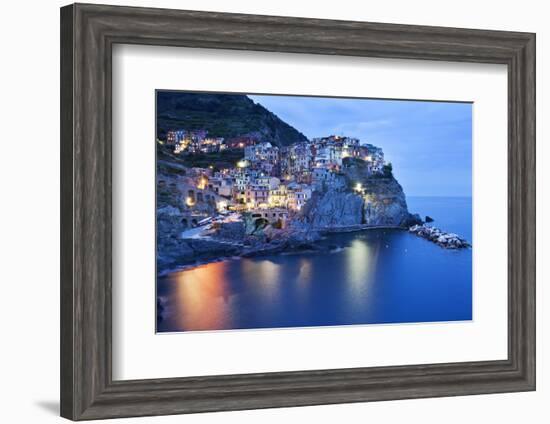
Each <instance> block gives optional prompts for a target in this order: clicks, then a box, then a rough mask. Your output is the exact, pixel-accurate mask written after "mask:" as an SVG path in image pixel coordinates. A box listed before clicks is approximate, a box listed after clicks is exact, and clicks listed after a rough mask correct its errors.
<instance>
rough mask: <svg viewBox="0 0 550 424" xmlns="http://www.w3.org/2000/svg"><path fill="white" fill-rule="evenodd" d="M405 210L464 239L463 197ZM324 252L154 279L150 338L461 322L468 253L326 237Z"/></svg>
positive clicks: (421, 201)
mask: <svg viewBox="0 0 550 424" xmlns="http://www.w3.org/2000/svg"><path fill="white" fill-rule="evenodd" d="M407 201H408V205H409V210H410V211H412V212H418V213H420V214H421V215H422V216H423V217H424V215H429V216H431V217H432V218H434V219H435V222H434V223H433V225H435V226H437V227H439V228H441V229H443V230H445V231H451V232H456V233H458V234H459V235H460V236H462V237H465V238H467V239H468V240H470V241H471V240H472V224H471V222H472V211H471V210H472V207H471V199H470V198H429V197H426V198H420V197H416V198H415V197H411V198H408V199H407ZM320 243H324V244H327V245H329V246H338V248H337V249H334V250H333V251H332V252H331V253H303V252H302V253H296V254H283V255H273V256H265V257H261V258H250V259H246V258H242V259H232V260H226V261H223V262H217V263H212V264H207V265H203V266H198V267H196V268H193V269H187V270H184V271H178V272H174V273H171V274H169V275H167V276H165V277H162V278H159V279H158V281H157V295H158V297H159V298H160V299H161V300H162V303H163V305H164V307H163V310H162V313H161V316H160V317H159V319H158V321H157V330H158V331H159V332H165V331H189V330H222V329H249V328H276V327H307V326H323V325H346V324H376V323H405V322H427V321H454V320H470V319H471V318H472V251H471V250H470V249H464V250H460V251H453V250H445V249H442V248H441V247H439V246H437V245H435V244H434V243H431V242H428V241H426V240H424V239H421V238H419V237H417V236H414V235H411V234H409V233H408V232H406V231H400V230H367V231H362V232H357V233H347V234H335V235H331V236H329V237H327V239H326V240H323V241H321V242H320Z"/></svg>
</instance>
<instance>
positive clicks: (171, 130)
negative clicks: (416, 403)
mask: <svg viewBox="0 0 550 424" xmlns="http://www.w3.org/2000/svg"><path fill="white" fill-rule="evenodd" d="M61 224H62V225H61V414H62V416H64V417H66V418H69V419H73V420H86V419H99V418H115V417H132V416H145V415H166V414H180V413H194V412H206V411H227V410H238V409H253V408H271V407H284V406H301V405H318V404H329V403H344V402H365V401H377V400H393V399H406V398H420V397H438V396H456V395H466V394H484V393H500V392H516V391H528V390H534V389H535V35H534V34H531V33H518V32H504V31H486V30H471V29H456V28H440V27H421V26H406V25H395V24H391V25H390V24H380V23H366V22H347V21H330V20H318V19H303V18H288V17H269V16H253V15H239V14H224V13H206V12H196V11H180V10H166V9H148V8H129V7H115V6H103V5H87V4H75V5H70V6H66V7H63V8H62V9H61Z"/></svg>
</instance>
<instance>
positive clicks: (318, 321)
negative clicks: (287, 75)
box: [155, 90, 473, 333]
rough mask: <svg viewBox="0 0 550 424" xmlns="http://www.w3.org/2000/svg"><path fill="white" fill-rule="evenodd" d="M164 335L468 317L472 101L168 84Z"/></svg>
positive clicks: (161, 96) (159, 139)
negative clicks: (172, 86)
mask: <svg viewBox="0 0 550 424" xmlns="http://www.w3.org/2000/svg"><path fill="white" fill-rule="evenodd" d="M155 119H156V140H155V145H156V211H155V213H156V237H157V240H156V242H157V245H156V265H157V276H156V278H157V281H156V309H157V323H156V329H157V332H158V333H170V332H187V331H218V330H243V329H269V328H301V327H319V326H341V325H361V324H362V325H365V324H390V323H392V324H400V323H421V322H437V321H439V322H443V321H467V320H471V319H472V245H473V241H472V104H471V103H467V102H449V101H417V100H386V99H368V98H338V97H315V96H297V95H264V94H252V93H243V94H241V93H215V92H188V91H170V90H157V92H156V117H155Z"/></svg>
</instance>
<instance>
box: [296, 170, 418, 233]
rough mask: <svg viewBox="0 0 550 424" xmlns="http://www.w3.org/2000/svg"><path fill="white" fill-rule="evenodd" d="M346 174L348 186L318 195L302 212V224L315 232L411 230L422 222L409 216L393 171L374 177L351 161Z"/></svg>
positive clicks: (403, 195)
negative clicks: (366, 228) (365, 227)
mask: <svg viewBox="0 0 550 424" xmlns="http://www.w3.org/2000/svg"><path fill="white" fill-rule="evenodd" d="M342 173H343V175H344V178H345V179H346V182H347V187H346V188H345V189H343V190H334V189H332V190H330V189H329V190H326V191H318V192H315V193H314V195H313V196H312V198H311V200H310V201H309V202H308V203H307V204H306V206H305V207H304V209H303V210H302V211H301V213H300V217H299V219H300V220H301V221H302V222H304V223H308V224H310V225H311V226H312V227H313V228H314V229H337V228H338V227H352V226H357V225H369V226H390V227H409V226H410V225H413V224H416V223H419V222H420V221H421V220H420V217H419V216H417V215H411V214H410V213H409V211H408V209H407V202H406V200H405V193H404V192H403V189H402V187H401V185H400V184H399V183H398V182H397V180H396V179H395V178H394V177H393V175H392V173H391V171H390V170H387V171H386V172H385V173H384V174H381V175H371V174H369V173H368V172H367V170H366V167H365V166H364V165H363V163H362V161H357V162H351V161H347V163H346V164H345V166H344V167H343V170H342ZM357 187H360V189H361V193H358V192H357V191H356V190H355V189H356V188H357Z"/></svg>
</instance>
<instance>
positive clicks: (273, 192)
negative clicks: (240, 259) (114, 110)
mask: <svg viewBox="0 0 550 424" xmlns="http://www.w3.org/2000/svg"><path fill="white" fill-rule="evenodd" d="M372 228H378V229H395V230H399V229H401V230H403V229H410V232H411V233H412V234H415V235H417V236H419V237H422V238H425V239H427V240H429V241H431V242H433V243H436V244H438V245H439V246H441V247H443V248H448V249H458V248H463V247H468V246H469V244H468V243H467V242H466V241H465V240H463V239H461V238H460V237H458V236H457V235H456V234H449V233H445V232H443V231H440V230H437V229H435V228H434V227H431V226H426V224H425V222H424V220H423V219H422V218H421V217H420V216H419V215H418V214H411V213H409V211H408V208H407V202H406V198H405V193H404V192H403V189H402V187H401V185H400V184H399V183H398V182H397V180H396V179H395V178H394V176H393V170H392V165H391V163H388V162H387V161H386V160H385V158H384V152H383V151H382V149H381V148H380V147H377V146H374V145H372V144H368V143H361V142H360V140H359V139H357V138H353V137H346V136H343V135H329V136H326V137H320V138H313V139H311V140H309V139H306V140H304V141H298V142H294V143H291V144H288V145H280V146H277V145H274V144H273V143H271V142H269V141H266V140H263V139H262V138H261V137H258V136H252V135H246V136H238V137H232V138H228V139H224V138H222V137H213V136H210V135H209V134H208V131H206V130H186V129H173V130H168V131H167V132H166V138H165V140H161V139H157V249H158V250H157V266H158V269H159V270H161V272H162V270H165V269H172V268H173V267H174V266H183V265H186V264H196V263H205V262H209V261H213V260H214V261H215V260H219V259H220V258H224V257H236V256H257V255H262V254H273V253H281V252H289V251H304V250H309V251H316V250H320V249H324V248H326V246H325V247H323V246H324V244H322V243H319V241H320V240H322V238H323V234H326V233H332V232H348V231H360V230H366V229H372Z"/></svg>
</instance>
